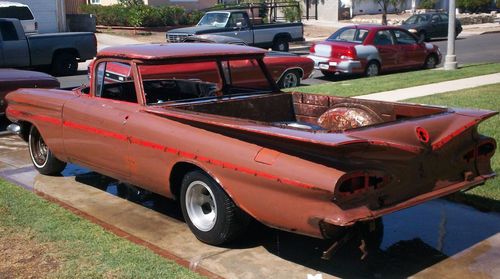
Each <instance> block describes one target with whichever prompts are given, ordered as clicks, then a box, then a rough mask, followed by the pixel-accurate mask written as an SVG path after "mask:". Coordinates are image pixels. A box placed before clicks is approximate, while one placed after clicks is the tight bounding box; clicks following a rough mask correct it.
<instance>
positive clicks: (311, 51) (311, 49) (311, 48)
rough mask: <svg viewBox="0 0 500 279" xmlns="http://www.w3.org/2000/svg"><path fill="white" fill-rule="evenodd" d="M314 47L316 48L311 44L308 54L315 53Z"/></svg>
mask: <svg viewBox="0 0 500 279" xmlns="http://www.w3.org/2000/svg"><path fill="white" fill-rule="evenodd" d="M315 46H316V45H315V44H313V45H312V46H311V47H310V48H309V52H310V53H314V52H315V51H314V47H315Z"/></svg>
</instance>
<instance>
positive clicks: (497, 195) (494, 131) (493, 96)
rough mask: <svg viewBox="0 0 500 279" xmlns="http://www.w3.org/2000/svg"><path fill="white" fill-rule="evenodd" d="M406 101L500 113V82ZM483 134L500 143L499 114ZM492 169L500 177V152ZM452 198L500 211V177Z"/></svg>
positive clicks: (483, 126) (482, 127) (486, 124)
mask: <svg viewBox="0 0 500 279" xmlns="http://www.w3.org/2000/svg"><path fill="white" fill-rule="evenodd" d="M405 101H407V102H415V103H422V104H433V105H444V106H451V107H468V108H481V109H490V110H496V111H498V110H500V83H497V84H492V85H486V86H481V87H477V88H472V89H465V90H459V91H454V92H449V93H443V94H438V95H434V96H427V97H422V98H415V99H409V100H405ZM479 132H480V133H481V134H484V135H487V136H490V137H493V138H495V140H496V141H497V143H498V144H500V116H498V115H496V116H494V117H492V118H490V119H488V120H486V121H485V122H483V123H482V124H480V126H479ZM492 166H493V170H495V172H496V173H497V174H499V175H500V150H498V149H497V152H496V154H495V155H494V156H493V158H492ZM451 198H452V199H455V200H459V201H462V202H465V203H468V204H471V205H473V206H475V207H478V208H479V209H484V210H493V211H500V178H499V177H496V178H494V179H492V180H489V181H487V182H486V184H485V185H483V186H480V187H477V188H474V189H472V190H470V191H468V192H465V193H459V194H457V195H454V196H452V197H451Z"/></svg>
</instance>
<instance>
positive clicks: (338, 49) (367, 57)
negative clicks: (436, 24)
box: [308, 25, 441, 77]
mask: <svg viewBox="0 0 500 279" xmlns="http://www.w3.org/2000/svg"><path fill="white" fill-rule="evenodd" d="M310 52H311V55H309V56H308V57H309V58H311V59H312V60H314V66H315V68H316V69H319V70H321V72H322V73H323V74H324V75H325V76H327V77H331V76H333V75H334V74H337V73H347V74H365V75H366V76H376V75H378V74H379V73H380V72H387V71H395V70H401V69H410V68H422V67H423V68H427V69H430V68H434V67H436V65H438V64H439V63H440V62H441V52H440V51H439V48H438V47H437V46H436V45H433V44H430V43H425V42H422V41H418V40H417V38H416V37H415V36H413V35H412V34H411V33H409V32H408V31H407V30H404V29H402V28H399V27H395V26H384V25H353V26H347V27H344V28H341V29H339V30H338V31H337V32H335V33H333V35H331V36H330V37H329V38H328V39H326V41H324V42H320V43H317V44H314V45H313V46H311V49H310Z"/></svg>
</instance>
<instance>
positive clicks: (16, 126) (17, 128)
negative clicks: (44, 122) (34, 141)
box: [7, 123, 21, 135]
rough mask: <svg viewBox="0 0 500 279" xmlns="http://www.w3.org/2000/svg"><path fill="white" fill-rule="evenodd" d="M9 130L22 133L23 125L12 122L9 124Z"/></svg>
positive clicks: (17, 133)
mask: <svg viewBox="0 0 500 279" xmlns="http://www.w3.org/2000/svg"><path fill="white" fill-rule="evenodd" d="M7 131H9V132H11V133H13V134H16V135H19V134H21V126H19V124H16V123H12V124H10V125H9V126H7Z"/></svg>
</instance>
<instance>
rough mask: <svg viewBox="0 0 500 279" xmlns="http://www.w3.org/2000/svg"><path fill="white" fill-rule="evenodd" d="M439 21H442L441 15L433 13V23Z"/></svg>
mask: <svg viewBox="0 0 500 279" xmlns="http://www.w3.org/2000/svg"><path fill="white" fill-rule="evenodd" d="M439 21H441V18H439V15H432V17H431V22H432V23H438V22H439Z"/></svg>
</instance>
